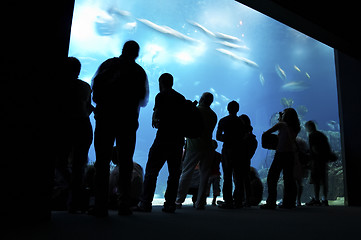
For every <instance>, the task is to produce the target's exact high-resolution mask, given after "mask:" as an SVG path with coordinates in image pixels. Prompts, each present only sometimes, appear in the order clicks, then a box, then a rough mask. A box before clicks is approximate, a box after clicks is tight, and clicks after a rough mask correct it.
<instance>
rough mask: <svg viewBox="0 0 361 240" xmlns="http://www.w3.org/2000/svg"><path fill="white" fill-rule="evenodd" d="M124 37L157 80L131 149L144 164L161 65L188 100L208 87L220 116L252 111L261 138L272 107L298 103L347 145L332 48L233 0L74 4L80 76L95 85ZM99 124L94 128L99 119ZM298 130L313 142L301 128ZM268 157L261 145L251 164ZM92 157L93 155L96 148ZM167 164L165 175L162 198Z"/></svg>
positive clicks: (264, 163) (335, 141)
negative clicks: (234, 107) (234, 109)
mask: <svg viewBox="0 0 361 240" xmlns="http://www.w3.org/2000/svg"><path fill="white" fill-rule="evenodd" d="M127 40H135V41H137V42H138V43H139V45H140V47H141V50H140V55H139V58H138V59H137V62H138V63H139V64H140V65H141V66H142V67H143V68H144V69H145V70H146V73H147V75H148V80H149V85H150V98H149V103H148V106H147V107H146V108H143V109H141V113H140V117H139V129H138V132H137V145H136V150H135V154H134V161H136V162H138V163H139V164H140V165H142V166H143V167H145V165H146V162H147V156H148V151H149V148H150V146H151V144H152V142H153V140H154V137H155V129H153V128H152V126H151V116H152V110H153V107H154V97H155V95H156V94H157V93H158V91H159V90H158V78H159V76H160V75H161V74H162V73H164V72H169V73H171V74H172V75H173V76H174V78H175V81H174V88H175V89H176V90H177V91H179V92H180V93H182V94H183V95H184V96H185V97H186V98H187V99H190V100H199V98H200V96H201V95H202V93H203V92H206V91H208V92H211V93H212V94H213V95H214V102H213V104H212V106H211V107H212V109H213V110H214V111H215V112H216V113H217V115H218V120H219V119H221V118H222V117H224V116H226V115H227V110H226V107H227V104H228V102H230V101H231V100H235V101H237V102H238V103H239V104H240V112H239V114H247V115H248V116H249V117H250V119H251V122H252V125H253V128H254V134H255V135H256V136H257V140H258V142H259V143H260V142H261V139H260V137H261V135H262V132H264V131H266V130H267V129H269V128H270V126H271V124H273V123H274V121H275V119H276V118H277V117H276V115H275V114H276V113H278V112H280V111H282V110H283V109H284V108H286V107H293V108H295V109H296V110H297V111H298V114H299V116H300V119H301V121H302V123H303V124H304V123H305V122H306V121H308V120H315V121H316V122H317V124H318V128H319V129H320V130H322V131H323V132H324V133H326V135H327V136H328V137H329V139H330V142H331V145H332V148H333V150H334V151H336V152H340V151H341V149H340V148H341V144H340V131H339V117H338V116H339V115H338V102H337V89H336V75H335V64H334V50H333V49H332V48H331V47H329V46H327V45H324V44H322V43H321V42H318V41H316V40H315V39H313V38H310V37H308V36H306V35H304V34H302V33H300V32H298V31H296V30H294V29H292V28H290V27H288V26H286V25H284V24H282V23H280V22H277V21H275V20H273V19H272V18H269V17H267V16H265V15H263V14H261V13H259V12H257V11H255V10H253V9H250V8H248V7H246V6H244V5H242V4H240V3H238V2H236V1H232V0H201V1H190V0H186V1H185V0H173V1H168V0H155V1H149V0H134V1H129V0H107V1H104V0H76V1H75V8H74V14H73V22H72V28H71V39H70V48H69V56H74V57H77V58H78V59H79V60H80V61H81V63H82V70H81V75H80V79H82V80H84V81H86V82H88V83H90V82H91V79H92V77H93V75H94V73H95V71H96V70H97V68H98V66H99V65H100V64H101V63H102V62H103V61H105V60H106V59H108V58H111V57H115V56H119V55H120V53H121V49H122V46H123V44H124V43H125V42H126V41H127ZM92 123H93V127H95V124H94V123H95V122H94V119H92ZM214 137H215V133H214ZM299 137H302V138H304V139H307V135H306V132H305V130H304V128H303V129H302V131H301V133H300V134H299ZM221 146H222V144H221V143H219V148H218V150H219V151H220V150H221ZM271 156H272V154H271V153H270V152H268V151H267V150H265V149H262V148H261V145H260V144H259V146H258V149H257V151H256V154H255V156H254V157H253V159H252V162H251V165H252V166H253V167H255V168H256V169H258V170H262V169H267V168H268V167H269V165H270V162H271V160H272V159H271ZM89 161H90V163H91V162H94V161H95V152H94V148H93V145H92V147H91V149H90V152H89ZM340 166H341V165H340ZM166 169H167V168H163V170H162V172H161V173H160V176H159V179H158V185H157V193H158V194H160V195H162V193H163V192H164V190H165V186H166V178H167V170H166ZM341 170H342V168H341ZM341 175H342V174H341ZM341 181H342V180H341ZM341 185H342V187H343V183H342V182H341ZM330 188H331V186H330ZM340 191H341V190H340ZM342 194H343V192H342ZM339 195H340V194H339ZM342 196H343V195H342Z"/></svg>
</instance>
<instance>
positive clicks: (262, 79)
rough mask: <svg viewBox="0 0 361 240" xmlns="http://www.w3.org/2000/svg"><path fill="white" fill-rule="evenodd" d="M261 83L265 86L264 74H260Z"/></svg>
mask: <svg viewBox="0 0 361 240" xmlns="http://www.w3.org/2000/svg"><path fill="white" fill-rule="evenodd" d="M259 81H260V82H261V85H262V86H264V77H263V74H262V73H260V74H259Z"/></svg>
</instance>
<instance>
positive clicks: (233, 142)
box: [216, 101, 246, 209]
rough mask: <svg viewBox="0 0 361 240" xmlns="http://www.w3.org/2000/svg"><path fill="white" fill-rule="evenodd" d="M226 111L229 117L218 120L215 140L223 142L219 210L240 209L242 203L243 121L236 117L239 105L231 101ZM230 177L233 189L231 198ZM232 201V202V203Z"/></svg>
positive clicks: (244, 131)
mask: <svg viewBox="0 0 361 240" xmlns="http://www.w3.org/2000/svg"><path fill="white" fill-rule="evenodd" d="M227 110H228V112H229V115H228V116H226V117H224V118H222V119H221V120H219V123H218V128H217V134H216V139H217V140H218V141H221V142H223V148H222V168H223V200H224V204H222V205H220V206H219V207H220V208H225V209H232V208H233V207H234V204H235V206H236V207H240V206H241V205H242V201H243V197H242V194H243V191H242V193H241V182H242V181H241V177H242V176H241V172H240V171H241V166H240V164H241V162H242V159H244V157H245V156H244V153H245V151H242V146H243V140H244V137H245V134H246V128H245V125H244V123H243V121H242V120H241V119H240V118H239V117H238V116H237V112H238V111H239V104H238V103H237V102H236V101H231V102H230V103H229V104H228V106H227ZM232 175H233V178H234V183H235V189H234V194H233V196H232V187H233V186H232V184H233V183H232ZM233 201H234V202H233Z"/></svg>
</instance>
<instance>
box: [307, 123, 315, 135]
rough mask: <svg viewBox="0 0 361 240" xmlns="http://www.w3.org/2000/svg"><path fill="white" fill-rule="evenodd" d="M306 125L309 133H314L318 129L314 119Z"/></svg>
mask: <svg viewBox="0 0 361 240" xmlns="http://www.w3.org/2000/svg"><path fill="white" fill-rule="evenodd" d="M305 127H306V130H307V132H309V133H312V132H314V131H316V130H317V128H316V124H315V122H314V121H308V122H306V124H305Z"/></svg>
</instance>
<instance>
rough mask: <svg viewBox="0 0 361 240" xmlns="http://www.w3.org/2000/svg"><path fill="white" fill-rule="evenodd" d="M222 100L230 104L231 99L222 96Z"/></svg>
mask: <svg viewBox="0 0 361 240" xmlns="http://www.w3.org/2000/svg"><path fill="white" fill-rule="evenodd" d="M221 99H222V100H223V101H224V102H230V101H231V99H229V98H228V97H226V96H224V95H221Z"/></svg>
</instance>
